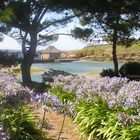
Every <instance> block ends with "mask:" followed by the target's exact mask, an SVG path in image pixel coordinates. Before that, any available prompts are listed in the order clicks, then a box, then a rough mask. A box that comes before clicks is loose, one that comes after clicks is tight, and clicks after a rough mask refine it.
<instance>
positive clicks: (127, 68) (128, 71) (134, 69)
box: [119, 62, 140, 77]
mask: <svg viewBox="0 0 140 140" xmlns="http://www.w3.org/2000/svg"><path fill="white" fill-rule="evenodd" d="M119 72H120V75H121V76H122V77H128V76H134V75H137V76H140V63H139V62H128V63H125V64H123V65H122V66H121V68H120V69H119Z"/></svg>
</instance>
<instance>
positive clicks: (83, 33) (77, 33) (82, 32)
mask: <svg viewBox="0 0 140 140" xmlns="http://www.w3.org/2000/svg"><path fill="white" fill-rule="evenodd" d="M71 32H72V36H74V37H75V38H81V39H83V40H86V41H87V39H88V38H89V36H91V35H92V33H93V30H92V29H91V28H90V29H89V28H86V29H81V28H79V27H77V28H75V29H74V30H72V31H71Z"/></svg>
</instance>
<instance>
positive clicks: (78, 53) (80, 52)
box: [75, 49, 95, 58]
mask: <svg viewBox="0 0 140 140" xmlns="http://www.w3.org/2000/svg"><path fill="white" fill-rule="evenodd" d="M94 54H95V51H94V49H83V50H78V51H76V52H75V56H76V57H77V58H80V57H85V56H91V55H94Z"/></svg>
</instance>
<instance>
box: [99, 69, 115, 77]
mask: <svg viewBox="0 0 140 140" xmlns="http://www.w3.org/2000/svg"><path fill="white" fill-rule="evenodd" d="M100 76H101V77H105V76H108V77H114V76H116V75H115V71H114V70H113V69H103V70H102V71H101V73H100Z"/></svg>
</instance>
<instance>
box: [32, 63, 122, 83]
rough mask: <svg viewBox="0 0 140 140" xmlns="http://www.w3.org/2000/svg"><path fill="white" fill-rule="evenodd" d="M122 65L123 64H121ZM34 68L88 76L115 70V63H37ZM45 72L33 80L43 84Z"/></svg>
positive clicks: (35, 75) (33, 76) (39, 73)
mask: <svg viewBox="0 0 140 140" xmlns="http://www.w3.org/2000/svg"><path fill="white" fill-rule="evenodd" d="M119 65H121V63H120V64H119ZM32 67H36V68H40V69H43V70H46V71H47V70H49V69H54V70H62V71H66V72H69V73H72V74H76V75H86V74H87V73H92V72H100V71H101V70H103V69H108V68H113V62H106V61H92V62H80V61H75V62H60V63H36V64H33V65H32ZM43 73H44V72H38V73H34V74H32V80H33V81H37V82H41V81H42V77H41V75H42V74H43Z"/></svg>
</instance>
